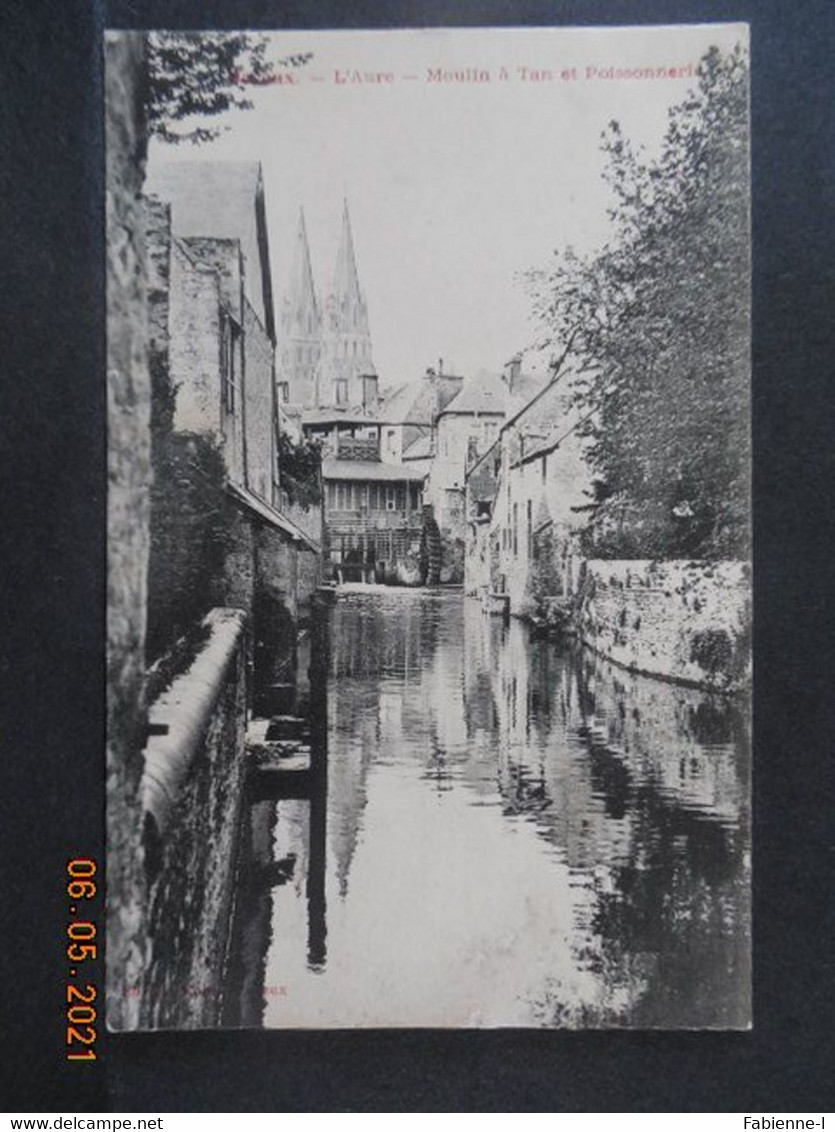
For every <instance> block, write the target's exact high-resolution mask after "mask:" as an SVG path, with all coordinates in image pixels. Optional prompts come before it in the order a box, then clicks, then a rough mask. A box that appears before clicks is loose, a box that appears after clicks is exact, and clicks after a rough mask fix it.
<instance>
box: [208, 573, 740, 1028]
mask: <svg viewBox="0 0 835 1132" xmlns="http://www.w3.org/2000/svg"><path fill="white" fill-rule="evenodd" d="M323 616H324V617H326V619H327V626H326V629H325V633H324V636H325V638H326V642H327V653H328V656H327V660H326V663H325V666H324V668H323V671H324V672H326V673H327V679H326V681H325V683H326V689H325V687H318V688H313V689H312V690H311V702H312V703H313V705H314V710H316V707H315V705H316V703H317V696H318V702H319V703H320V705H321V706H320V708H319V710H321V711H323V712H324V711H325V710H326V712H327V729H326V737H325V735H324V729H322V730H323V734H322V741H323V742H324V741H325V738H326V743H327V754H326V764H327V771H326V774H325V775H323V776H322V777H321V778H320V780H319V783H318V786H317V787H316V788H315V789H314V791H313V796H312V797H309V798H306V797H299V798H285V799H281V800H275V799H261V800H254V801H253V802H252V804H251V806H250V808H249V811H248V822H247V829H246V831H245V836H244V841H245V846H244V852H243V855H242V865H241V876H242V883H241V892H240V898H239V906H238V916H237V921H236V924H235V931H234V945H233V956H232V963H231V969H230V980H229V985H228V988H227V991H228V993H227V1011H226V1015H227V1023H228V1024H229V1025H244V1026H253V1025H260V1026H265V1027H297V1026H304V1027H308V1028H319V1027H342V1026H349V1027H354V1026H407V1027H418V1026H433V1027H434V1026H459V1027H472V1026H563V1027H575V1028H578V1027H601V1026H602V1027H608V1026H631V1027H673V1028H690V1027H706V1026H709V1027H744V1026H747V1025H748V1022H749V1017H750V987H749V978H750V970H749V935H750V931H749V883H750V875H749V871H750V870H749V823H748V793H749V789H748V769H749V765H748V735H747V730H746V715H745V713H744V711H743V710H742V709H741V707H740V705H738V704H735V703H734V702H732V701H729V700H726V699H723V698H721V697H716V696H709V695H706V694H703V693H700V692H698V691H694V690H690V689H685V688H680V687H676V686H674V685H671V684H666V683H663V682H660V681H657V680H652V679H648V678H643V677H638V676H632V675H630V674H628V673H626V672H624V671H622V670H619V669H617V668H615V667H613V666H611V665H609V664H608V663H606V662H605V661H602V660H600V659H599V658H596V657H594V656H592V655H591V654H589V653H588V652H587V651H585V650H581V649H577V648H571V649H569V648H565V647H562V646H560V645H557V644H555V643H554V642H551V641H547V640H532V639H531V637H530V634H529V631H528V630H527V628H526V627H525V626H524V625H522V624H520V623H518V622H511V623H510V624H508V625H505V624H503V623H502V622H501V621H500V619H498V618H495V617H492V618H491V617H488V616H485V615H484V614H483V613H482V612H481V609H480V608H479V606H478V605H477V604H476V603H475V602H473V601H471V600H470V599H467V598H464V597H462V595H461V594H460V593H452V592H444V591H436V592H433V591H410V590H388V591H385V590H377V591H373V592H367V593H346V594H340V596H339V597H338V598H337V600H336V602H335V604H334V605H333V606H332V607H331V608H330V609H328V610H327V611H326V612H324V613H323ZM325 698H326V701H327V703H326V707H325V705H324V700H325Z"/></svg>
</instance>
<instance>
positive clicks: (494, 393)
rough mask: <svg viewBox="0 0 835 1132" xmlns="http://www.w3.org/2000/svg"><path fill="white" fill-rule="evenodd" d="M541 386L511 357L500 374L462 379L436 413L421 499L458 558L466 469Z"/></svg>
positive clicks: (463, 532) (463, 530)
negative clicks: (429, 465)
mask: <svg viewBox="0 0 835 1132" xmlns="http://www.w3.org/2000/svg"><path fill="white" fill-rule="evenodd" d="M541 385H542V382H541V381H540V380H539V379H537V378H536V377H533V376H530V375H528V374H523V373H522V372H521V362H520V359H519V358H518V357H517V358H514V359H513V360H512V361H511V362H509V363H508V365H507V366H506V367H505V370H504V372H503V373H502V374H501V375H498V374H489V373H486V372H483V371H482V372H481V373H479V374H477V375H476V376H475V377H473V378H470V379H468V380H467V381H465V382H464V384H463V386H462V388H461V390H460V392H459V393H458V395H457V396H456V397H454V398H452V400H451V401H449V403H448V404H447V405H446V406H445V407H444V408H443V409H442V410H441V411H440V412H439V414H438V417H437V423H436V428H435V447H434V453H433V459H432V466H431V469H430V472H429V475H428V477H427V483H426V500H427V502H428V503H429V504H431V506H432V508H433V512H434V515H435V518H436V519H437V522H438V525H439V527H440V529H441V532H442V534H443V536H444V538H445V540H446V542H447V545H448V547H451V546H456V547H460V548H461V554H460V555H459V557H461V558H462V559H463V545H464V541H465V537H466V514H465V498H464V497H465V487H466V475H467V471H468V470H469V469H470V468H471V467H472V466H473V464H475V463H476V462H477V461H478V460H479V459H480V457H482V456H483V455H484V453H485V452H486V451H487V450H488V449H489V448H491V447H492V445H493V444H494V443H495V441H496V439H497V438H498V436H499V432H500V430H501V428H502V425H503V424H504V422H505V420H506V419H507V418H508V417H509V416H511V415H512V414H513V413H514V412H516V411H518V410H519V409H520V408H521V407H522V406H524V404H525V403H526V402H527V401H528V400H529V399H530V397H531V396H532V395H533V394H534V393H535V392H536V391H537V390H539V389H540V388H541ZM451 553H452V551H448V554H451ZM462 569H463V566H462Z"/></svg>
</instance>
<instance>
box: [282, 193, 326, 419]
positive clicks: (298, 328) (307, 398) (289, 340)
mask: <svg viewBox="0 0 835 1132" xmlns="http://www.w3.org/2000/svg"><path fill="white" fill-rule="evenodd" d="M321 352H322V315H321V311H320V309H319V303H318V300H317V298H316V287H315V286H314V283H313V269H312V268H311V266H310V247H309V245H308V242H307V226H306V225H305V222H304V209H301V208H300V209H299V224H298V229H297V231H296V246H295V251H294V254H293V268H292V272H291V275H290V284H289V287H288V289H287V294H286V295H285V298H284V303H283V305H282V310H281V339H280V351H279V358H278V363H279V364H278V372H277V382H278V393H279V399H280V400H282V401H290V402H292V403H293V404H300V405H312V404H315V402H316V369H317V366H318V364H319V358H320V356H321Z"/></svg>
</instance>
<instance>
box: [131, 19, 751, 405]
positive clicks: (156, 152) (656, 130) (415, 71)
mask: <svg viewBox="0 0 835 1132" xmlns="http://www.w3.org/2000/svg"><path fill="white" fill-rule="evenodd" d="M746 36H747V29H746V28H745V27H744V26H743V25H739V24H735V25H734V24H725V25H715V24H714V25H701V26H679V27H672V28H670V27H668V28H640V29H639V28H620V29H554V28H546V29H436V30H416V31H403V30H397V31H362V32H310V31H301V32H281V33H275V34H274V35H271V36H270V41H271V42H270V48H269V53H270V55H271V57H272V58H273V59H275V60H276V61H278V60H287V59H288V58H289V57H291V56H299V55H306V54H311V55H312V58H310V59H309V60H308V61H307V62H306V63H304V64H303V65H301V66H296V67H293V66H290V65H281V64H279V65H278V66H277V71H276V73H277V74H278V75H282V76H286V75H291V76H292V77H293V79H295V82H293V83H287V82H280V83H275V84H272V85H270V86H266V87H257V88H256V87H252V88H251V90H252V98H253V102H254V104H255V105H254V107H253V109H252V110H248V111H235V112H231V113H229V114H227V115H225V116H224V117H223V118H218V119H215V120H213V121H214V122H216V123H217V124H218V125H222V126H224V127H228V129H225V130H224V132H223V134H222V135H221V137H220V138H218V139H217V140H216V141H215V142H212V143H210V144H208V145H204V146H200V147H193V146H179V147H171V146H163V145H161V144H159V143H154V144H152V146H151V150H150V162H151V163H152V165H153V163H154V162H156V161H158V160H160V159H163V160H166V161H194V160H206V159H211V160H218V159H228V160H246V161H252V160H258V161H260V162H261V163H262V166H263V172H264V182H265V196H266V207H267V224H268V230H269V239H270V247H271V258H272V271H273V287H274V293H275V297H276V307H277V312H276V313H277V314H278V313H279V310H280V303H281V299H282V298H283V296H284V294H285V291H286V286H287V281H288V277H289V274H290V269H291V265H292V260H293V251H294V246H295V238H296V230H297V227H298V215H299V209H300V207H303V208H304V211H305V218H306V222H307V232H308V237H309V242H310V250H311V258H312V264H313V275H314V280H315V283H316V287H317V290H318V292H319V294H320V296H321V297H322V298H324V297H325V295H326V293H327V291H328V290H329V288H330V283H331V278H332V274H333V268H334V263H335V258H336V246H337V241H338V238H339V232H340V225H341V216H342V201H343V197H345V198H347V200H348V205H349V209H350V213H351V222H352V227H353V234H354V246H355V251H356V258H357V265H358V269H359V276H360V284H361V287H362V289H363V291H364V293H365V296H366V300H367V303H368V309H369V321H370V324H371V334H372V342H373V353H374V361H375V363H376V368H377V371H378V373H379V375H380V380H381V384H382V385H383V386H386V385H397V384H400V383H402V382H404V381H408V380H412V379H414V378H416V377H418V376H419V375H420V374H422V373H423V372H424V370H425V369H426V368H427V366H430V365H436V364H437V362H438V359H440V358H443V359H444V369H445V370H446V371H447V372H457V373H461V374H464V375H465V376H470V375H471V374H475V373H477V372H478V371H479V370H481V369H485V370H488V371H491V372H497V371H499V370H500V369H501V367H502V366H503V364H504V363H505V362H506V361H507V360H508V359H509V358H510V357H511V356H512V355H514V354H515V353H516V352H517V351H519V350H525V349H527V348H528V347H530V346H531V344H532V343H534V342H535V341H536V337H537V330H536V327H535V325H534V323H533V322H532V320H531V318H530V313H529V312H530V298H529V295H528V294H527V292H526V288H525V286H524V281H523V277H524V273H525V272H526V271H527V270H529V269H531V268H535V267H541V266H544V265H546V264H547V262H548V260H549V258H550V256H551V254H552V253H553V251H554V250H555V249H558V248H562V247H564V246H565V245H567V244H570V245H572V246H573V247H574V248H575V249H577V250H585V249H592V248H594V247H596V246H599V245H600V244H602V243H603V242H605V240H606V238H607V234H608V220H607V215H606V210H607V207H608V205H609V204H610V203H611V200H610V197H609V194H608V190H607V187H606V185H605V183H604V182H603V180H602V178H601V171H602V168H603V157H602V155H601V152H600V136H601V132H602V130H603V129H604V127H605V126H606V124H607V122H609V121H610V120H611V119H613V118H615V119H617V120H618V121H619V122H620V124H621V126H622V128H623V130H624V132H625V133H626V135H627V136H628V137H630V138H631V139H632V140H633V141H635V142H637V143H638V144H641V145H644V146H645V147H646V149H647V153H648V154H649V155H650V156H651V155H652V154H653V153H654V152H657V149H658V146H659V144H660V141H661V138H662V136H663V132H664V128H665V125H666V118H667V112H668V109H669V107H670V106H672V105H674V104H676V103H678V102H680V101H682V99H683V98H684V97H685V96H686V94H687V92H688V89H689V88H690V87H692V86H693V85H695V78H689V77H687V75H686V74H683V75H681V76H680V77H679V76H678V75H676V77H674V78H667V77H664V78H650V77H636V76H635V75H634V74H633V75H632V76H629V75H624V74H623V73H622V72H624V71H626V72H628V71H630V70H634V69H636V68H638V69H646V68H658V67H666V68H675V69H676V70H677V71H678V70H682V69H686V68H687V67H688V65H690V64H692V65H693V66H694V67H695V65H696V64H697V63H698V60H699V58H700V57H701V56H702V55H703V54H704V52H705V51H706V50H707V49H708V48H709V47H710V46H712V45H714V44H716V45H718V46H720V47H722V48H725V49H730V48H731V47H732V46H733V45H734V44H735V43H736V42H738V41H739V40H743V41H744V40H745V39H746ZM619 72H620V74H619ZM643 73H644V74H645V73H646V72H645V71H644V72H643ZM485 74H486V75H487V76H488V77H487V79H486V80H485V78H484V75H485ZM357 78H359V80H360V81H356V80H357ZM204 124H205V123H204ZM544 363H545V359H544V358H539V359H537V357H536V355H535V354H532V353H531V354H528V355H527V358H526V363H525V366H526V368H528V369H533V370H536V369H537V368H539V367H541V366H542V365H544Z"/></svg>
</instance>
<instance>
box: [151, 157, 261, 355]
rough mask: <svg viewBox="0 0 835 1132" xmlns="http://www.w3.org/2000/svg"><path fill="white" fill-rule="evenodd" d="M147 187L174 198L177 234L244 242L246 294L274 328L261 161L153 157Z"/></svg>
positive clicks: (162, 196) (173, 224) (173, 219)
mask: <svg viewBox="0 0 835 1132" xmlns="http://www.w3.org/2000/svg"><path fill="white" fill-rule="evenodd" d="M145 192H146V193H149V194H153V195H154V196H158V197H159V198H160V199H161V200H164V201H168V202H169V203H170V204H171V228H172V231H173V232H174V234H175V235H176V236H182V237H184V238H186V239H188V238H189V237H195V236H202V237H204V238H206V237H208V238H214V239H220V240H237V241H238V242H239V243H240V245H241V251H242V252H243V254H244V257H245V259H246V268H247V270H246V293H247V298H248V299H249V301H250V302H251V303H252V305H253V307H254V308H255V311H256V313H257V314H258V316H259V318H260V319H261V321H262V322H263V324H264V326H265V327H266V328H267V331H268V332H271V330H272V328H273V327H274V321H273V310H272V286H271V282H270V274H269V272H270V266H269V252H268V249H267V246H266V215H265V213H264V203H263V178H262V175H261V164H260V162H258V161H170V162H165V161H164V162H152V163H151V164H149V167H148V177H147V181H146V184H145ZM259 227H260V229H261V231H260V232H259ZM259 240H260V241H261V243H262V245H263V246H259ZM271 337H274V334H273V333H271Z"/></svg>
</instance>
